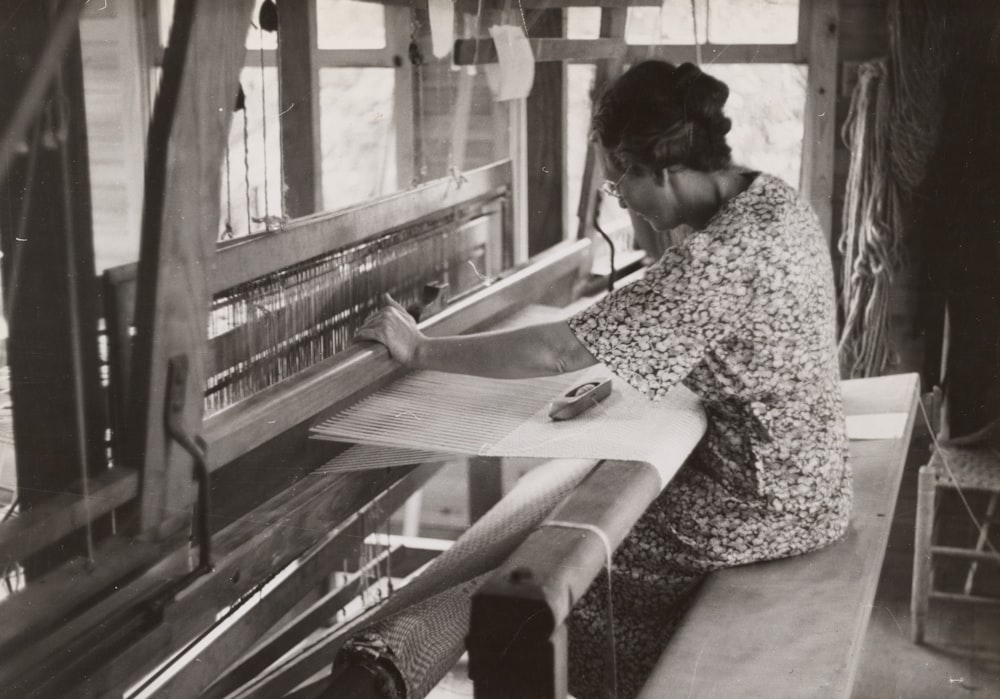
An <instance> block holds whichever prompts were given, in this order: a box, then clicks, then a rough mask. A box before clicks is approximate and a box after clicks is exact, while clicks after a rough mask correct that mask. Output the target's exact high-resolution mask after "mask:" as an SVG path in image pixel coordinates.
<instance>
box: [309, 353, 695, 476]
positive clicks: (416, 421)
mask: <svg viewBox="0 0 1000 699" xmlns="http://www.w3.org/2000/svg"><path fill="white" fill-rule="evenodd" d="M608 376H609V372H608V370H607V368H606V367H603V366H597V367H591V368H588V369H584V370H582V371H577V372H572V373H568V374H563V375H561V376H557V377H546V378H543V379H530V380H529V379H526V380H505V379H484V378H480V377H472V376H460V375H454V374H445V373H442V372H432V371H418V372H413V373H412V374H409V375H407V376H405V377H403V378H401V379H399V380H398V381H396V382H394V383H393V384H391V385H390V386H387V387H386V388H385V389H383V390H380V391H377V392H376V393H375V394H373V395H372V396H370V397H368V398H366V399H365V400H362V401H359V402H358V403H357V404H355V405H353V406H351V407H350V408H348V409H347V410H345V411H343V412H341V413H339V414H337V415H335V416H334V417H332V418H330V419H329V420H327V421H325V422H323V423H322V424H320V425H318V426H316V427H314V428H313V430H312V434H313V436H314V437H316V438H319V439H328V440H336V441H343V442H353V443H356V444H359V445H361V446H358V447H354V448H352V449H350V450H348V451H347V452H345V453H344V454H342V455H340V456H338V457H337V458H336V459H334V460H333V461H331V462H330V463H329V464H327V465H326V466H325V467H324V469H326V470H338V469H343V470H353V469H357V468H384V467H385V466H387V465H403V464H407V463H413V461H412V460H410V461H407V460H406V458H403V457H401V456H400V453H398V452H395V451H393V450H394V449H401V450H406V452H407V453H409V454H411V455H418V456H419V455H420V454H423V455H424V456H425V457H426V458H422V459H420V460H423V461H428V460H432V459H435V458H438V457H439V455H440V454H442V453H445V454H466V455H478V456H512V457H513V456H519V457H533V458H583V459H620V460H626V461H646V462H649V463H650V464H652V465H653V466H654V467H655V468H656V469H657V471H658V472H659V473H660V482H661V485H666V484H667V483H668V482H669V481H670V479H671V478H672V477H673V476H674V474H675V473H676V472H677V469H679V468H680V466H681V464H683V463H684V459H685V458H687V455H688V454H690V453H691V450H692V449H693V448H694V446H695V445H696V444H697V443H698V440H700V439H701V436H702V435H703V434H704V432H705V428H706V419H705V413H704V411H703V410H702V408H701V404H700V401H699V400H698V397H697V396H695V395H694V394H693V393H692V392H691V391H689V390H688V389H687V388H685V387H684V386H682V385H678V386H676V387H675V388H674V389H673V390H671V391H670V392H669V393H667V394H666V395H664V396H663V397H662V398H661V399H660V400H657V401H655V402H653V401H650V400H649V399H648V398H646V397H645V396H643V395H642V394H641V393H640V392H639V391H638V390H636V389H635V388H633V387H632V386H630V385H629V384H628V383H626V382H625V381H621V380H616V381H615V383H614V384H613V389H612V393H611V395H610V396H609V397H608V398H607V399H606V400H604V401H603V402H601V403H597V404H596V405H594V406H593V407H591V408H590V409H588V410H587V411H586V412H584V413H583V414H581V415H578V416H577V417H575V418H573V419H572V420H566V421H561V422H556V421H553V420H552V419H550V418H549V416H548V412H549V403H550V402H551V401H552V400H553V399H555V398H558V397H559V396H561V395H562V394H564V393H565V392H566V391H567V390H568V389H570V388H572V387H573V386H577V385H580V384H584V383H589V382H592V381H597V380H600V379H603V378H606V377H608ZM667 436H669V438H666V437H667ZM377 447H385V448H388V449H384V450H382V456H381V457H378V458H376V456H374V455H376V454H377V453H378V449H377Z"/></svg>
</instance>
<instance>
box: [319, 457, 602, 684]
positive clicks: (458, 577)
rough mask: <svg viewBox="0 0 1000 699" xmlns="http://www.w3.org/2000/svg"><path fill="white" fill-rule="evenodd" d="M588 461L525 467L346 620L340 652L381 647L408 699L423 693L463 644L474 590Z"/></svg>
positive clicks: (583, 471) (362, 652)
mask: <svg viewBox="0 0 1000 699" xmlns="http://www.w3.org/2000/svg"><path fill="white" fill-rule="evenodd" d="M593 465H594V463H593V462H592V461H583V460H570V459H566V460H560V461H549V462H545V463H543V464H541V465H540V466H539V467H538V468H536V469H534V470H532V471H530V472H528V473H527V474H525V475H524V476H523V477H522V478H521V479H520V480H519V481H518V482H517V484H516V485H515V486H514V487H513V488H512V489H511V491H510V492H509V493H508V494H507V495H506V496H505V497H504V498H503V500H501V501H500V502H499V503H497V504H496V505H495V506H494V507H493V508H491V509H490V510H489V512H487V513H486V514H485V515H483V516H482V517H480V518H479V520H478V521H477V522H476V523H475V524H473V525H472V526H471V527H469V529H468V530H467V531H466V532H465V533H464V534H463V535H462V536H461V537H460V538H459V539H458V541H456V542H455V544H454V545H453V546H451V547H450V548H449V549H448V550H447V551H445V552H444V553H442V554H441V555H440V556H438V557H437V558H435V559H434V561H432V562H431V563H430V564H429V565H428V566H427V568H426V569H425V570H424V571H423V572H422V573H421V575H419V576H418V577H417V578H416V579H415V580H414V581H413V582H411V583H410V584H409V585H407V586H406V587H403V588H402V589H400V590H399V591H397V592H396V593H394V594H393V595H392V596H391V597H389V598H388V599H387V600H386V601H385V602H383V603H382V604H381V605H380V606H378V607H374V608H372V609H370V610H368V611H367V612H366V613H365V614H363V615H362V616H361V617H359V618H358V619H355V620H354V621H352V622H350V623H349V624H348V625H347V627H345V629H344V630H343V633H342V634H339V635H342V636H351V637H353V639H355V640H352V641H350V642H348V644H347V646H346V647H345V648H344V650H342V651H341V653H342V654H343V655H346V656H351V655H357V654H360V655H368V654H369V653H370V650H371V649H372V648H376V649H379V654H380V659H381V660H383V661H388V662H390V663H392V665H393V666H394V667H395V668H396V670H397V671H398V672H399V674H400V675H401V676H402V678H403V679H404V682H405V684H406V692H407V694H406V696H407V699H420V698H421V697H423V696H425V695H426V694H427V692H429V691H430V690H431V688H433V687H434V685H435V684H437V683H438V682H439V681H440V680H441V678H442V677H444V675H445V673H447V672H448V670H449V669H450V668H451V667H452V666H453V665H454V664H455V661H456V660H457V659H458V657H459V656H461V654H462V652H463V651H464V648H465V637H466V635H467V633H468V628H469V600H470V598H471V596H472V594H473V593H474V592H475V591H476V590H477V589H478V588H479V585H480V584H481V583H482V582H483V581H484V580H485V578H486V577H488V575H489V573H490V572H491V571H492V570H493V569H494V568H496V567H497V566H499V565H500V564H501V563H502V562H503V561H504V560H505V559H506V558H507V557H508V556H509V555H510V554H511V553H513V551H514V549H515V548H517V546H518V545H519V544H520V543H521V542H522V541H523V540H524V539H525V538H526V537H527V536H528V534H530V533H531V532H532V531H533V530H534V529H535V528H536V527H537V526H538V525H539V524H541V522H542V521H543V520H544V519H545V517H546V516H548V514H549V513H550V512H551V511H552V510H553V509H554V508H555V506H556V505H557V504H559V502H561V501H562V499H563V498H564V497H566V495H567V494H568V493H569V492H570V491H571V490H572V489H573V488H574V487H575V486H576V485H577V484H578V483H579V482H580V481H581V480H583V478H584V476H586V475H587V474H588V473H589V472H590V471H591V469H592V468H593ZM338 662H340V660H338Z"/></svg>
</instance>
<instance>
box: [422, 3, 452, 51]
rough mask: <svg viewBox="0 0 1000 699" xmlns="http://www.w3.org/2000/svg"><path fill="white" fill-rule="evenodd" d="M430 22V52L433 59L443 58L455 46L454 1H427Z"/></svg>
mask: <svg viewBox="0 0 1000 699" xmlns="http://www.w3.org/2000/svg"><path fill="white" fill-rule="evenodd" d="M427 12H428V14H429V15H430V22H431V50H432V51H433V53H434V56H435V58H444V57H445V56H447V55H448V54H449V53H451V49H452V46H454V45H455V3H454V0H427Z"/></svg>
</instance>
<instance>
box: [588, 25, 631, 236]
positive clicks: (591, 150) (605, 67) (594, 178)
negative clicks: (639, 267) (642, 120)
mask: <svg viewBox="0 0 1000 699" xmlns="http://www.w3.org/2000/svg"><path fill="white" fill-rule="evenodd" d="M627 20H628V10H627V9H625V8H617V9H612V8H603V9H602V10H601V36H602V37H607V38H612V39H620V40H621V44H622V51H621V54H620V55H619V56H617V57H615V58H611V59H608V60H606V61H601V62H600V63H598V64H597V69H596V71H595V75H594V98H595V99H597V98H598V97H599V96H600V95H601V93H602V91H603V90H604V89H605V88H606V87H607V85H608V83H609V82H610V81H611V80H614V79H615V78H616V77H618V76H619V75H620V74H621V72H622V68H623V67H624V65H625V24H626V21H627ZM598 160H599V159H598V150H597V145H596V144H593V143H590V144H588V145H587V157H586V160H584V164H583V177H582V179H581V180H580V206H579V208H578V209H577V216H578V217H579V227H578V228H577V236H578V237H580V238H586V237H588V236H590V235H592V234H593V233H594V226H593V216H594V203H595V200H596V198H597V189H598V187H600V183H601V174H602V169H603V168H602V167H601V163H600V162H599V161H598ZM616 205H617V204H616Z"/></svg>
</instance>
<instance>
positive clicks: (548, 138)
mask: <svg viewBox="0 0 1000 699" xmlns="http://www.w3.org/2000/svg"><path fill="white" fill-rule="evenodd" d="M525 21H526V24H527V26H528V31H529V35H530V36H532V37H546V36H548V37H561V36H562V35H563V10H560V9H556V10H530V11H527V12H526V13H525ZM565 71H566V67H565V65H564V64H562V63H560V62H548V63H536V64H535V84H534V86H533V87H532V88H531V94H530V95H528V105H527V120H526V124H525V129H526V130H527V134H528V254H529V255H535V254H537V253H539V252H541V251H542V250H545V249H546V248H550V247H552V246H553V245H555V244H556V243H558V242H560V241H561V240H562V239H563V187H564V183H563V172H564V171H565V169H566V168H565V160H566V144H565V141H566V132H565V128H564V124H565V121H566V120H565V116H566V90H565Z"/></svg>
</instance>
